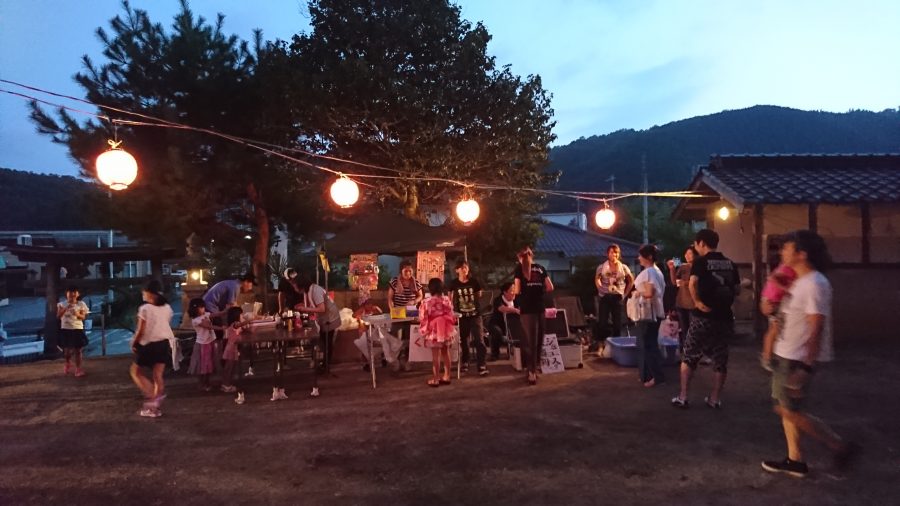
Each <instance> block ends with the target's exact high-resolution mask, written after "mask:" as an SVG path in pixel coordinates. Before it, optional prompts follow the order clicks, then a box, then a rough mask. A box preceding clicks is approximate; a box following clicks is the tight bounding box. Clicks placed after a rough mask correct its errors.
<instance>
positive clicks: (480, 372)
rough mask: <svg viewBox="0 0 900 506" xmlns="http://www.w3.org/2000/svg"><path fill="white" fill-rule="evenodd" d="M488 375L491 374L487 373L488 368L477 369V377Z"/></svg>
mask: <svg viewBox="0 0 900 506" xmlns="http://www.w3.org/2000/svg"><path fill="white" fill-rule="evenodd" d="M490 373H491V371H488V368H487V367H485V366H481V367H479V368H478V375H479V376H487V375H488V374H490Z"/></svg>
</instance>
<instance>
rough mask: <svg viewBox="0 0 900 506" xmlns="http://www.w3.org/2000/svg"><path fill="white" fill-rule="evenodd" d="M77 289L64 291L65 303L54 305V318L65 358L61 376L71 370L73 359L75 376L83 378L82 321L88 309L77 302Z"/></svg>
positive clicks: (82, 303)
mask: <svg viewBox="0 0 900 506" xmlns="http://www.w3.org/2000/svg"><path fill="white" fill-rule="evenodd" d="M79 295H80V293H79V291H78V288H76V287H74V286H70V287H69V288H67V289H66V301H65V302H60V303H58V304H57V305H56V317H57V318H59V323H60V331H59V346H60V348H62V349H63V353H65V357H66V367H65V369H64V370H63V374H69V371H71V370H72V364H71V362H72V359H73V358H74V359H75V376H76V377H79V378H80V377H81V376H84V369H82V368H81V351H82V349H83V348H84V347H85V346H87V343H88V339H87V334H85V333H84V320H85V319H86V318H87V315H88V307H87V304H85V303H84V301H80V300H78V297H79Z"/></svg>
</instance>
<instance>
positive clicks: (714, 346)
mask: <svg viewBox="0 0 900 506" xmlns="http://www.w3.org/2000/svg"><path fill="white" fill-rule="evenodd" d="M733 335H734V321H732V320H712V319H709V318H702V317H698V316H695V315H691V325H690V327H688V331H687V336H685V338H684V354H683V358H682V362H684V363H685V364H687V365H688V367H690V368H691V369H696V368H697V364H699V363H700V359H701V358H703V356H704V355H705V356H707V357H709V358H710V359H711V360H712V361H713V371H715V372H721V373H726V372H728V341H729V340H730V339H731V337H732V336H733Z"/></svg>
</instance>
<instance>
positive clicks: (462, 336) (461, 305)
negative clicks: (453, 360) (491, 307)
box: [447, 260, 489, 376]
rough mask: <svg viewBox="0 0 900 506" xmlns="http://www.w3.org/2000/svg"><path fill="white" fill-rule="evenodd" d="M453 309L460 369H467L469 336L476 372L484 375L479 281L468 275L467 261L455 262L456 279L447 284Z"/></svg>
mask: <svg viewBox="0 0 900 506" xmlns="http://www.w3.org/2000/svg"><path fill="white" fill-rule="evenodd" d="M447 289H448V290H449V291H450V298H451V299H452V300H453V309H454V310H455V311H456V312H458V313H459V314H460V315H461V316H460V318H459V345H460V348H461V349H462V369H463V371H467V370H468V369H469V338H470V337H471V338H472V340H473V341H474V343H475V359H476V360H477V361H478V374H480V375H481V376H486V375H487V374H488V373H489V371H488V369H487V366H486V365H485V355H487V349H486V347H485V346H484V324H483V323H482V321H481V308H480V307H478V303H479V301H480V300H481V283H479V282H478V280H477V279H475V278H470V277H469V262H467V261H465V260H459V261H458V262H456V279H454V280H453V281H451V282H450V283H449V284H448V285H447Z"/></svg>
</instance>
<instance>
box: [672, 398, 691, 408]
mask: <svg viewBox="0 0 900 506" xmlns="http://www.w3.org/2000/svg"><path fill="white" fill-rule="evenodd" d="M672 406H674V407H676V408H681V409H687V408H689V407H690V404H689V403H688V400H687V399H682V398H681V397H678V396H677V395H676V396H675V397H672Z"/></svg>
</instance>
